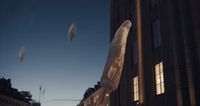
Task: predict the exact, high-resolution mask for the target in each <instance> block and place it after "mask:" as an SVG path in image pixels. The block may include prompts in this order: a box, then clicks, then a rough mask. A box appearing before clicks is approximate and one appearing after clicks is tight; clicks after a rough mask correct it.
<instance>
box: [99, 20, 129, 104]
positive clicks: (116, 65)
mask: <svg viewBox="0 0 200 106" xmlns="http://www.w3.org/2000/svg"><path fill="white" fill-rule="evenodd" d="M130 27H131V22H130V21H129V20H126V21H124V22H123V23H122V25H121V26H120V27H119V29H118V30H117V31H116V33H115V36H114V38H113V40H112V42H111V45H110V48H109V52H108V57H107V61H106V65H105V68H104V72H103V75H102V77H101V85H102V92H101V94H100V97H99V99H98V102H97V106H106V105H107V103H108V101H109V100H108V99H109V97H108V96H106V95H109V94H110V93H111V92H112V91H113V90H115V89H117V87H118V85H119V81H120V78H121V73H122V68H123V64H124V54H125V50H126V42H127V37H128V33H129V30H130Z"/></svg>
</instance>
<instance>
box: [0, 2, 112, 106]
mask: <svg viewBox="0 0 200 106" xmlns="http://www.w3.org/2000/svg"><path fill="white" fill-rule="evenodd" d="M109 19H110V18H109V1H108V0H0V78H1V77H4V78H6V79H8V78H10V79H11V83H12V87H13V88H17V89H18V90H19V91H31V93H32V95H33V99H35V100H38V97H39V86H40V85H41V86H42V88H43V89H45V90H46V92H45V94H44V95H43V96H42V97H41V103H42V106H76V105H77V104H78V102H77V101H51V99H82V97H83V94H84V92H85V90H86V89H87V88H88V87H93V86H94V85H95V84H96V83H97V81H99V80H100V77H101V75H102V73H103V68H104V65H105V61H106V56H107V52H108V46H109V23H110V22H109ZM72 23H74V24H75V25H76V27H77V35H76V37H75V38H74V40H73V41H72V42H67V41H66V39H65V38H66V36H67V28H69V26H70V25H71V24H72ZM23 46H24V47H25V48H26V55H25V58H24V61H23V62H20V60H19V58H18V52H19V50H20V49H21V47H23Z"/></svg>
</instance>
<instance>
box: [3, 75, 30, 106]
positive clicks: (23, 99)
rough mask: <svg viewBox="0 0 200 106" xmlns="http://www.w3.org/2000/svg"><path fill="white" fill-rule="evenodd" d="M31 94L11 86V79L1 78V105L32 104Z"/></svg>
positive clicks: (28, 105)
mask: <svg viewBox="0 0 200 106" xmlns="http://www.w3.org/2000/svg"><path fill="white" fill-rule="evenodd" d="M30 101H31V94H30V93H29V92H27V91H23V92H19V91H18V90H17V89H15V88H12V87H11V80H10V79H4V78H1V79H0V106H31V103H30Z"/></svg>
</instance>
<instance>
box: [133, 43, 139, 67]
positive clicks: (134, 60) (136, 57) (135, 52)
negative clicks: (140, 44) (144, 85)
mask: <svg viewBox="0 0 200 106" xmlns="http://www.w3.org/2000/svg"><path fill="white" fill-rule="evenodd" d="M137 52H138V50H137V42H133V62H134V64H136V63H137V59H138V53H137Z"/></svg>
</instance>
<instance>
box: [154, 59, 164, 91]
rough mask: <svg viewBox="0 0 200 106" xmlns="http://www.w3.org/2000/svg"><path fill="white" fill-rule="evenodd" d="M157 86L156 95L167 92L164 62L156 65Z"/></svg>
mask: <svg viewBox="0 0 200 106" xmlns="http://www.w3.org/2000/svg"><path fill="white" fill-rule="evenodd" d="M155 85H156V95H159V94H162V93H164V92H165V87H164V86H165V84H164V72H163V62H160V63H158V64H156V65H155Z"/></svg>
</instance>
